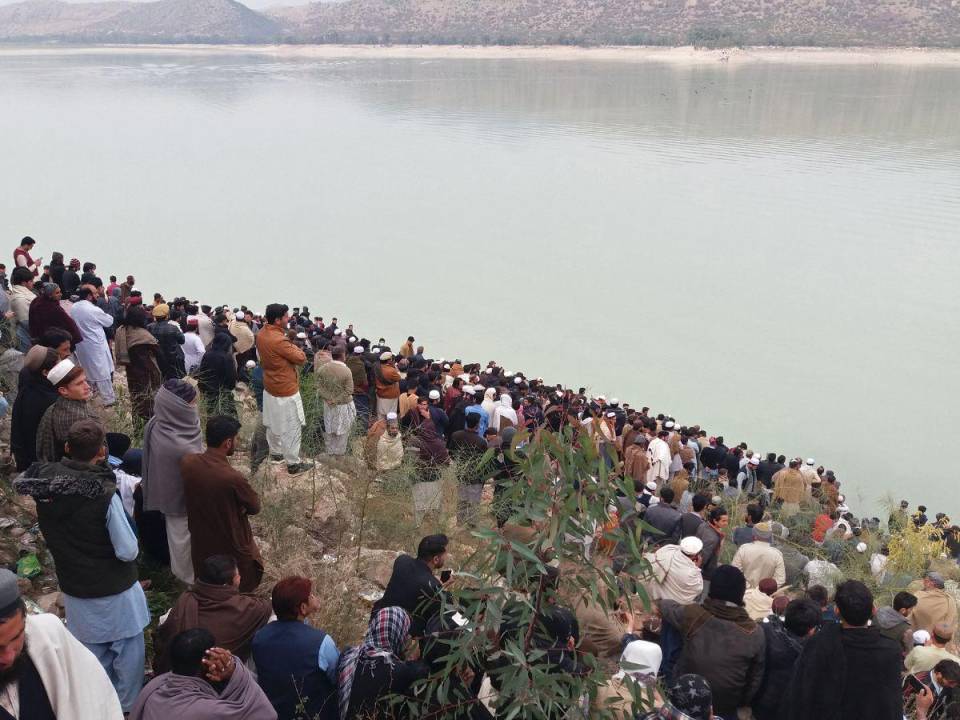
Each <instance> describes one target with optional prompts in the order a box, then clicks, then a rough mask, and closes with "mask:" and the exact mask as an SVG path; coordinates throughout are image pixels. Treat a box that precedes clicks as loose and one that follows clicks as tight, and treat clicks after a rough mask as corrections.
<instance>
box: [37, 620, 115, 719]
mask: <svg viewBox="0 0 960 720" xmlns="http://www.w3.org/2000/svg"><path fill="white" fill-rule="evenodd" d="M27 653H28V654H29V656H30V659H31V660H32V661H33V664H34V666H35V667H36V668H37V672H38V673H39V674H40V679H41V680H42V681H43V687H44V688H46V691H47V697H48V698H50V705H51V707H52V708H53V712H54V714H55V715H56V716H57V720H90V719H91V718H97V720H123V711H122V710H121V709H120V700H119V699H118V698H117V691H116V690H114V689H113V685H112V684H111V683H110V678H108V677H107V673H105V672H104V670H103V668H102V667H101V666H100V663H99V662H98V661H97V659H96V658H95V657H94V656H93V653H91V652H90V651H89V650H87V649H86V648H85V647H84V646H83V645H81V644H80V641H79V640H77V639H76V638H74V637H73V635H71V634H70V633H69V632H68V631H67V629H66V628H65V627H64V626H63V623H62V622H60V618H58V617H56V616H55V615H50V614H47V613H44V614H43V615H27Z"/></svg>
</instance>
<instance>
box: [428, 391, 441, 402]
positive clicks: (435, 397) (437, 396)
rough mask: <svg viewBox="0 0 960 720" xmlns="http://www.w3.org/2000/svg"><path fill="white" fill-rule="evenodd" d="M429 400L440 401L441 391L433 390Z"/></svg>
mask: <svg viewBox="0 0 960 720" xmlns="http://www.w3.org/2000/svg"><path fill="white" fill-rule="evenodd" d="M429 398H430V399H431V400H439V399H440V391H439V390H431V391H430V395H429Z"/></svg>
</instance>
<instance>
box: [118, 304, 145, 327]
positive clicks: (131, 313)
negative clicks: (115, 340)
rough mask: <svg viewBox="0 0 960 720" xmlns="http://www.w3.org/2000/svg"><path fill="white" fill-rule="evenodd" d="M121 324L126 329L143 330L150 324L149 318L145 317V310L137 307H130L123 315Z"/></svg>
mask: <svg viewBox="0 0 960 720" xmlns="http://www.w3.org/2000/svg"><path fill="white" fill-rule="evenodd" d="M123 324H124V325H126V326H127V327H138V328H145V327H147V325H149V324H150V317H149V316H148V315H147V312H146V310H143V309H142V308H139V307H132V308H130V309H129V310H127V312H126V314H124V316H123Z"/></svg>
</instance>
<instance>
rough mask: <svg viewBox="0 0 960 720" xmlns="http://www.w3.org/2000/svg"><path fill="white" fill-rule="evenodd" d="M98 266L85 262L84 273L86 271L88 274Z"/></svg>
mask: <svg viewBox="0 0 960 720" xmlns="http://www.w3.org/2000/svg"><path fill="white" fill-rule="evenodd" d="M96 266H97V265H96V263H92V262H85V263H84V264H83V271H84V272H85V273H86V272H90V271H91V270H93V269H94V268H95V267H96Z"/></svg>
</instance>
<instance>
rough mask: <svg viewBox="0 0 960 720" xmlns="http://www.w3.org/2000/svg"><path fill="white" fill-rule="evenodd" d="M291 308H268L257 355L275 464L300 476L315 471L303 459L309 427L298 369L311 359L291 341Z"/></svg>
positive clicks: (260, 334)
mask: <svg viewBox="0 0 960 720" xmlns="http://www.w3.org/2000/svg"><path fill="white" fill-rule="evenodd" d="M289 310H290V308H288V307H287V306H286V305H282V304H280V303H273V304H271V305H268V306H267V310H266V313H265V315H264V317H265V319H266V322H267V324H266V325H264V326H263V329H262V330H261V331H260V332H259V333H257V352H258V354H259V355H260V365H261V366H262V367H263V424H264V425H265V426H266V428H267V444H268V445H269V446H270V454H271V456H272V457H273V459H274V460H280V461H284V460H285V461H286V463H287V471H288V472H289V473H290V474H291V475H299V474H300V473H303V472H306V471H307V470H309V469H310V468H312V467H313V461H311V460H301V459H300V433H301V430H302V428H303V426H304V425H306V416H305V415H304V412H303V401H302V400H301V399H300V378H299V375H298V372H297V369H298V368H299V367H300V366H302V365H303V364H304V363H306V362H307V356H306V355H305V354H304V352H303V351H302V350H300V349H299V348H298V347H297V346H296V345H294V344H293V343H292V342H290V340H289V338H287V333H286V330H285V328H286V327H287V323H288V322H290V314H289Z"/></svg>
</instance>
